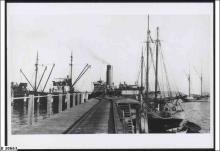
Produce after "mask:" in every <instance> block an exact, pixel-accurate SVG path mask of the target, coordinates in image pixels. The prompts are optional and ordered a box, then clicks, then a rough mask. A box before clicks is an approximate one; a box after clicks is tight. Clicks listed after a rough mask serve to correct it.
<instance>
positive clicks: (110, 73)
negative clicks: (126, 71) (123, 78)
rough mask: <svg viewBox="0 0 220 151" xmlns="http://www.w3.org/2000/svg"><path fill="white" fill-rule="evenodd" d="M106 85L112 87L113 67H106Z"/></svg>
mask: <svg viewBox="0 0 220 151" xmlns="http://www.w3.org/2000/svg"><path fill="white" fill-rule="evenodd" d="M106 84H107V85H109V86H112V85H113V67H112V66H111V65H107V70H106Z"/></svg>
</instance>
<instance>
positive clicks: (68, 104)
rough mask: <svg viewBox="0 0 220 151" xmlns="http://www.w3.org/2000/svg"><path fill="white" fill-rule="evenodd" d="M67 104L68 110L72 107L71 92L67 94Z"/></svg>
mask: <svg viewBox="0 0 220 151" xmlns="http://www.w3.org/2000/svg"><path fill="white" fill-rule="evenodd" d="M66 104H67V106H66V109H67V110H68V109H69V108H70V94H69V93H67V94H66Z"/></svg>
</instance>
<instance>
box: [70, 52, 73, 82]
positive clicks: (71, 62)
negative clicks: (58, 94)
mask: <svg viewBox="0 0 220 151" xmlns="http://www.w3.org/2000/svg"><path fill="white" fill-rule="evenodd" d="M72 79H73V55H72V52H71V56H70V82H71V86H72V82H73V81H72Z"/></svg>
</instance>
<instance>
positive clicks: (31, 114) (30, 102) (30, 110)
mask: <svg viewBox="0 0 220 151" xmlns="http://www.w3.org/2000/svg"><path fill="white" fill-rule="evenodd" d="M33 117H34V95H30V98H29V100H28V125H32V124H33V119H34V118H33Z"/></svg>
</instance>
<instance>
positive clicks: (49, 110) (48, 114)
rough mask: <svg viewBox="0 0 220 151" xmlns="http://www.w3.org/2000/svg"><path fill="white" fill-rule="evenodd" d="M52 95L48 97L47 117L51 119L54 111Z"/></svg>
mask: <svg viewBox="0 0 220 151" xmlns="http://www.w3.org/2000/svg"><path fill="white" fill-rule="evenodd" d="M51 102H52V95H51V94H48V95H47V117H50V115H51V111H52V103H51Z"/></svg>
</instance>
